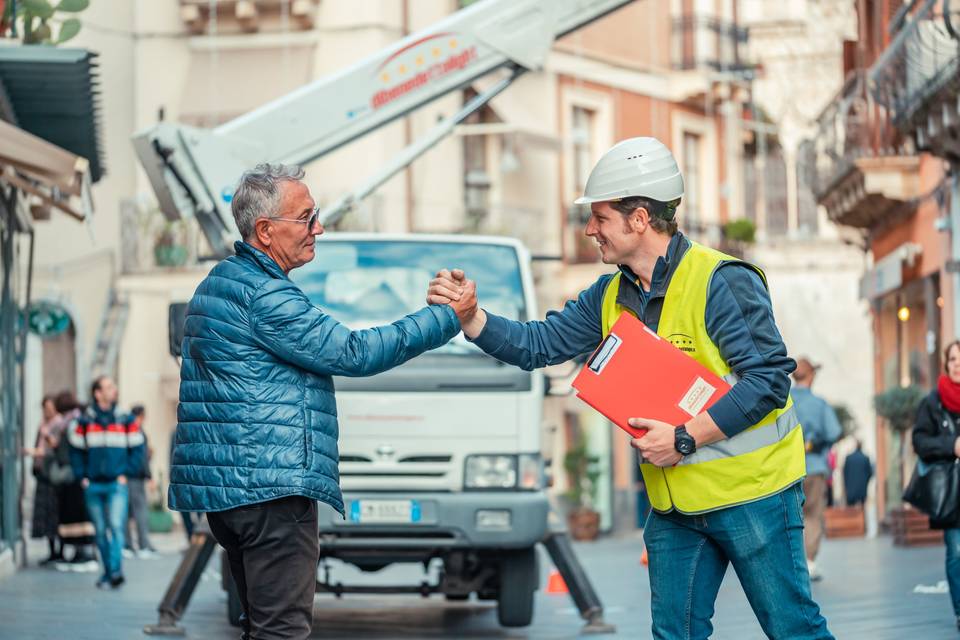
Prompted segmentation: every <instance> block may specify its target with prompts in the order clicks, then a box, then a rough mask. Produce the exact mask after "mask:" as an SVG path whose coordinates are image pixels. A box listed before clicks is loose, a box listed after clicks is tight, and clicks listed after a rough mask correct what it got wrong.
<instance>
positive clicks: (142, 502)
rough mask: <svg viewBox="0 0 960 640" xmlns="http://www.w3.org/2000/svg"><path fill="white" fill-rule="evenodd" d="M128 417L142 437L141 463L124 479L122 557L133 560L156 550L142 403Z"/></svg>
mask: <svg viewBox="0 0 960 640" xmlns="http://www.w3.org/2000/svg"><path fill="white" fill-rule="evenodd" d="M130 415H131V416H133V420H134V421H135V422H136V423H137V425H138V426H139V429H138V430H139V431H140V433H141V434H143V448H144V455H143V464H141V465H140V467H139V468H138V469H133V470H131V472H130V476H129V477H128V478H127V494H128V497H129V501H128V503H127V506H128V512H129V516H128V517H127V521H126V527H125V528H124V538H123V539H124V547H123V550H124V556H125V557H132V556H133V555H134V554H136V555H137V556H138V557H140V558H151V557H153V556H154V555H156V553H157V550H156V549H154V547H153V545H152V544H151V543H150V518H149V507H148V505H147V486H148V485H149V484H150V483H152V482H153V479H152V477H151V475H150V460H151V457H152V456H151V449H150V442H149V441H148V440H147V434H146V432H145V431H144V430H143V423H144V418H145V417H146V410H145V409H144V407H143V405H142V404H138V405H134V407H133V408H132V409H130ZM131 522H132V523H133V524H134V525H135V526H136V530H137V544H136V546H134V544H133V535H132V534H133V531H132V530H131V527H130V523H131Z"/></svg>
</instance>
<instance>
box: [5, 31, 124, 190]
mask: <svg viewBox="0 0 960 640" xmlns="http://www.w3.org/2000/svg"><path fill="white" fill-rule="evenodd" d="M96 58H97V54H96V53H93V52H91V51H87V50H85V49H58V48H56V47H48V46H43V45H24V46H19V47H0V84H2V86H3V90H4V92H5V93H6V98H7V100H8V101H9V104H10V106H11V107H12V110H13V116H14V122H15V124H16V125H17V126H18V127H20V128H21V129H23V130H24V131H28V132H30V133H32V134H34V135H35V136H37V137H39V138H43V139H44V140H46V141H48V142H51V143H53V144H55V145H56V146H58V147H61V148H63V149H66V150H67V151H69V152H71V153H73V154H75V155H78V156H81V157H83V158H86V159H87V160H88V161H89V163H90V178H91V179H92V181H93V182H97V181H98V180H100V178H101V177H102V176H103V175H104V174H105V173H106V168H105V166H104V163H103V144H102V142H101V140H100V137H101V136H100V117H99V112H100V108H99V90H98V86H97V85H98V79H97V63H96Z"/></svg>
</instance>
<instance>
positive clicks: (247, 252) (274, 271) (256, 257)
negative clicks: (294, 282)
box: [233, 240, 289, 280]
mask: <svg viewBox="0 0 960 640" xmlns="http://www.w3.org/2000/svg"><path fill="white" fill-rule="evenodd" d="M233 250H234V251H236V253H237V257H238V258H240V259H241V260H247V261H250V262H253V263H255V264H258V265H259V266H260V268H261V269H263V270H264V271H266V272H267V273H268V274H269V275H271V276H273V277H274V278H283V279H284V280H287V279H289V278H287V274H285V273H284V272H283V269H281V268H280V265H278V264H277V263H276V262H275V261H274V260H273V258H271V257H270V256H268V255H267V254H265V253H264V252H263V251H260V249H257V248H256V247H254V246H253V245H251V244H247V243H246V242H244V241H242V240H237V241H236V242H234V243H233Z"/></svg>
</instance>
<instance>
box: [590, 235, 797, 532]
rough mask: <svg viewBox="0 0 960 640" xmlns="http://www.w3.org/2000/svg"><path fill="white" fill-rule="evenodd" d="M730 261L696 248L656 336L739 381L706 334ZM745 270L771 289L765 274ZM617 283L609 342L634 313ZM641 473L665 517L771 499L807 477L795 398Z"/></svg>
mask: <svg viewBox="0 0 960 640" xmlns="http://www.w3.org/2000/svg"><path fill="white" fill-rule="evenodd" d="M731 261H733V262H742V261H740V260H738V259H736V258H733V257H731V256H728V255H726V254H723V253H721V252H719V251H715V250H714V249H710V248H708V247H704V246H703V245H700V244H697V243H695V242H694V243H692V246H691V247H690V249H689V250H688V251H687V253H686V254H685V255H684V256H683V257H682V258H681V260H680V264H679V265H677V268H676V271H675V272H674V274H673V277H672V278H671V279H670V283H669V284H668V286H667V293H666V297H665V298H664V301H663V311H662V314H661V316H660V324H659V325H658V327H657V334H658V335H659V336H661V337H663V338H666V339H667V340H669V341H670V342H671V343H673V344H674V345H675V346H677V347H678V348H680V349H681V350H683V351H684V352H686V353H687V355H689V356H690V357H692V358H693V359H694V360H696V361H697V362H699V363H700V364H702V365H704V366H705V367H706V368H708V369H710V370H711V371H712V372H713V373H715V374H717V375H718V376H720V377H722V378H724V379H726V380H727V381H728V382H730V383H735V381H736V374H733V373H732V372H731V371H730V367H729V366H728V365H727V363H726V362H725V361H724V359H723V358H722V357H721V356H720V350H719V349H718V348H717V345H716V344H714V342H713V341H712V340H711V339H710V336H709V335H708V334H707V322H706V310H707V292H708V290H709V286H710V279H711V278H712V277H713V274H714V272H715V271H716V270H717V268H718V267H720V266H721V265H722V264H725V263H727V262H731ZM744 264H746V263H744ZM748 266H750V267H753V268H754V269H755V270H756V271H757V273H759V274H760V277H761V278H763V281H764V284H766V276H765V275H764V274H763V271H761V270H760V269H759V268H758V267H755V266H753V265H748ZM620 278H621V274H620V273H617V274H616V275H615V276H614V277H613V278H612V279H611V280H610V283H609V284H608V285H607V289H606V291H605V292H604V296H603V310H602V313H601V322H602V324H603V335H604V337H606V336H607V334H608V333H610V327H612V326H613V323H614V322H616V321H617V318H619V317H620V314H621V313H623V312H624V311H627V312H630V313H633V312H632V311H630V310H629V309H627V308H626V307H623V306H621V305H618V304H617V292H618V291H619V289H620ZM641 417H643V416H641ZM640 468H641V471H642V472H643V481H644V484H645V485H646V488H647V495H648V496H649V498H650V503H651V505H652V506H653V508H654V509H656V510H657V511H661V512H666V511H671V510H673V509H676V510H677V511H680V512H682V513H691V514H692V513H705V512H708V511H715V510H717V509H722V508H724V507H729V506H733V505H737V504H743V503H746V502H752V501H754V500H759V499H761V498H764V497H767V496H770V495H773V494H775V493H777V492H779V491H781V490H783V489H784V488H786V487H788V486H790V485H791V484H793V483H795V482H797V481H798V480H800V479H801V478H803V476H804V475H806V464H805V462H804V447H803V434H802V432H801V430H800V423H799V421H798V419H797V414H796V410H795V409H794V407H793V398H791V397H789V396H788V397H787V403H786V405H785V406H784V407H783V408H782V409H774V410H773V411H771V412H770V413H768V414H767V415H765V416H764V417H763V418H762V419H761V420H760V421H759V422H757V423H756V424H754V425H752V426H750V427H748V428H747V429H745V430H744V431H742V432H740V433H738V434H737V435H735V436H733V437H732V438H729V439H727V440H721V441H720V442H716V443H714V444H711V445H706V446H703V447H699V448H698V449H697V451H696V452H695V453H694V454H692V455H689V456H686V457H684V458H683V459H682V460H681V461H680V463H679V464H678V465H677V466H675V467H666V468H661V467H657V466H654V465H652V464H648V463H644V464H641V465H640Z"/></svg>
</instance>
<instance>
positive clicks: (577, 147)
mask: <svg viewBox="0 0 960 640" xmlns="http://www.w3.org/2000/svg"><path fill="white" fill-rule="evenodd" d="M593 120H594V114H593V111H590V110H589V109H584V108H583V107H574V108H573V123H572V126H571V127H570V137H571V139H572V141H573V188H574V190H575V191H576V197H578V198H579V197H580V196H581V195H583V190H584V188H585V187H586V186H587V178H589V177H590V170H591V169H592V168H593Z"/></svg>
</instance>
